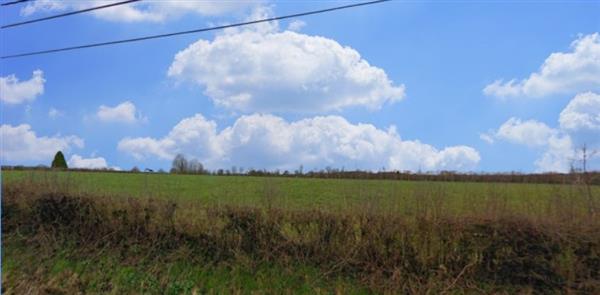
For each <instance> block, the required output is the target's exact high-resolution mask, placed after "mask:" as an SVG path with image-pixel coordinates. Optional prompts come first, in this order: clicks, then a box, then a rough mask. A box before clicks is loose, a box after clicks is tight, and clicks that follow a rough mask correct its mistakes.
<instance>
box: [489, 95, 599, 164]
mask: <svg viewBox="0 0 600 295" xmlns="http://www.w3.org/2000/svg"><path fill="white" fill-rule="evenodd" d="M558 121H559V123H560V124H559V128H551V127H549V126H548V125H546V124H544V123H541V122H538V121H536V120H526V121H523V120H521V119H518V118H514V117H513V118H510V119H508V120H507V121H506V122H505V123H504V124H502V125H501V126H500V127H499V128H498V130H497V131H494V130H492V131H490V132H488V133H484V134H481V135H480V137H481V139H482V140H484V141H486V142H488V143H493V142H494V140H495V139H499V140H504V141H508V142H511V143H515V144H520V145H525V146H529V147H538V148H542V149H543V150H544V152H543V153H542V156H541V158H539V159H538V160H536V161H535V165H536V167H537V170H538V171H557V172H567V171H569V169H570V168H571V165H572V164H574V163H575V162H574V161H576V160H577V159H581V155H580V154H579V153H580V149H581V147H582V146H583V145H584V144H585V145H586V146H587V147H588V148H590V149H591V150H596V149H598V148H599V147H600V95H598V94H595V93H593V92H585V93H581V94H578V95H576V96H575V97H574V98H573V99H571V101H570V102H569V103H568V104H567V106H566V107H565V108H564V109H563V110H562V112H561V113H560V117H559V119H558Z"/></svg>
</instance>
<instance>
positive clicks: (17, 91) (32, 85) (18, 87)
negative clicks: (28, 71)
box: [0, 70, 46, 104]
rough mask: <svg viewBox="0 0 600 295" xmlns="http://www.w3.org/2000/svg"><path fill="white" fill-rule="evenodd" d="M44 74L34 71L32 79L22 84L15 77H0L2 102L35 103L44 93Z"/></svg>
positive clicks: (0, 98) (0, 97)
mask: <svg viewBox="0 0 600 295" xmlns="http://www.w3.org/2000/svg"><path fill="white" fill-rule="evenodd" d="M44 82H46V80H44V72H42V71H41V70H35V71H33V75H32V77H31V79H29V80H27V81H22V82H20V81H19V79H18V78H17V77H16V76H15V75H9V76H6V77H0V100H1V101H2V102H4V103H7V104H20V103H24V102H31V101H34V100H35V98H36V97H37V96H38V95H41V94H43V93H44Z"/></svg>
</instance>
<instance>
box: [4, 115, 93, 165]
mask: <svg viewBox="0 0 600 295" xmlns="http://www.w3.org/2000/svg"><path fill="white" fill-rule="evenodd" d="M0 137H1V138H2V159H3V160H4V161H10V162H21V161H24V162H28V161H39V160H41V161H51V160H52V157H54V154H55V153H56V152H57V151H63V152H69V151H71V149H72V148H82V147H83V145H84V142H83V139H81V138H79V137H77V136H73V135H70V136H61V135H55V136H51V137H48V136H41V137H38V136H37V135H36V133H35V132H34V131H33V130H32V129H31V126H30V125H28V124H21V125H17V126H12V125H8V124H3V125H2V126H0Z"/></svg>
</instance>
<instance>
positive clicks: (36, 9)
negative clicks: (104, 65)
mask: <svg viewBox="0 0 600 295" xmlns="http://www.w3.org/2000/svg"><path fill="white" fill-rule="evenodd" d="M114 2H117V1H105V0H88V1H55V0H36V1H33V2H31V3H29V4H27V6H25V7H24V8H23V9H21V15H23V16H30V15H32V14H36V13H45V12H52V11H69V10H79V9H86V8H90V7H95V6H100V5H105V4H109V3H114ZM260 3H262V1H258V0H256V1H252V0H248V1H161V0H151V1H141V2H135V3H130V4H126V5H120V6H116V7H111V8H106V9H101V10H97V11H93V12H91V14H92V15H94V16H95V17H97V18H100V19H104V20H108V21H114V22H129V23H131V22H164V21H167V20H170V19H176V18H179V17H181V16H183V15H185V14H196V15H201V16H218V15H225V14H232V13H237V12H242V11H245V10H247V9H249V8H250V7H254V6H257V5H259V4H260Z"/></svg>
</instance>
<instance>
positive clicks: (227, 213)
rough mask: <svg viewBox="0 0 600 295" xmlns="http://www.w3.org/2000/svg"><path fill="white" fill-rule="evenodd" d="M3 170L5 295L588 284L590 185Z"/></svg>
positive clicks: (594, 223)
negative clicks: (24, 294) (6, 294)
mask: <svg viewBox="0 0 600 295" xmlns="http://www.w3.org/2000/svg"><path fill="white" fill-rule="evenodd" d="M2 177H3V185H2V195H3V198H2V205H3V210H2V226H3V229H2V238H3V251H2V253H3V254H2V255H3V257H2V261H3V282H4V286H5V288H6V289H5V290H6V292H7V293H9V294H22V293H54V294H56V293H61V292H62V293H65V294H70V293H78V292H80V293H94V292H96V293H98V292H99V293H106V292H108V293H110V292H112V293H138V292H141V293H156V294H159V293H171V294H179V293H189V294H193V293H207V292H208V293H210V292H214V293H252V292H257V291H258V292H261V293H286V292H287V293H289V292H294V293H306V294H312V293H344V294H347V293H381V292H394V293H426V292H433V293H444V292H446V293H465V292H476V293H493V292H500V293H514V292H525V293H562V292H582V293H591V294H593V293H598V292H600V231H598V230H597V229H598V228H600V218H599V216H598V214H597V208H598V204H600V194H599V192H600V187H598V186H594V185H582V184H572V185H556V184H517V183H468V182H439V181H438V182H430V181H392V180H348V179H310V178H282V177H249V176H229V177H224V176H209V175H169V174H142V173H138V174H133V173H130V174H122V173H121V174H119V173H84V172H68V171H62V172H47V171H33V172H32V171H9V172H6V171H5V172H3V175H2Z"/></svg>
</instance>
